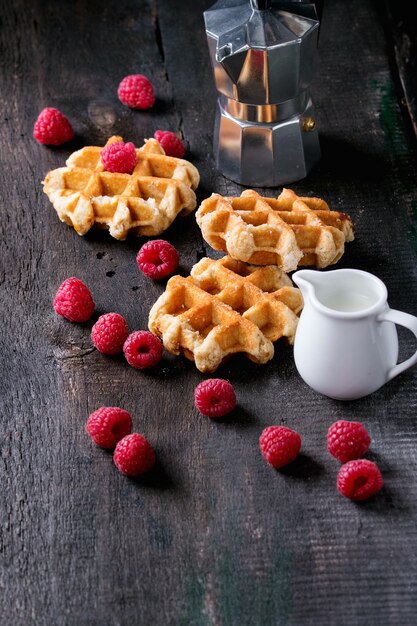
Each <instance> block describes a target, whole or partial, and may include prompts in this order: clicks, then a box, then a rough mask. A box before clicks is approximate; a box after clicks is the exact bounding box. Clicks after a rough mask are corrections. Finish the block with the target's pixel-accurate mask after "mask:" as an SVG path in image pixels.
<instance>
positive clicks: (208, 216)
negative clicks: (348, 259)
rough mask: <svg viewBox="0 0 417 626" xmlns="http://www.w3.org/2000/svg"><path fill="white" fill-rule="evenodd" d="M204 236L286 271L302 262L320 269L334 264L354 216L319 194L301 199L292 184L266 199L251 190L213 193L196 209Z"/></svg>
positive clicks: (350, 235) (350, 234) (220, 247)
mask: <svg viewBox="0 0 417 626" xmlns="http://www.w3.org/2000/svg"><path fill="white" fill-rule="evenodd" d="M196 218H197V222H198V224H199V226H200V228H201V230H202V233H203V237H204V239H205V240H206V241H207V242H208V243H209V244H210V245H211V246H212V247H213V248H214V249H215V250H223V251H225V252H228V254H229V255H230V256H231V257H233V258H234V259H237V260H239V261H246V262H247V263H253V264H255V265H268V264H275V265H278V267H280V268H281V269H282V270H283V271H284V272H290V271H292V270H295V269H297V266H298V265H315V266H317V267H319V268H323V267H326V266H327V265H332V264H333V263H336V262H337V261H338V260H339V259H340V257H341V256H342V254H343V252H344V245H345V241H352V240H353V238H354V237H353V227H352V222H351V220H350V218H349V217H348V216H347V215H345V214H344V213H339V212H337V211H330V210H329V207H328V205H327V204H326V202H324V200H321V199H320V198H302V197H299V196H297V195H296V194H295V193H294V192H293V191H291V190H290V189H283V191H282V193H281V195H280V196H278V198H277V199H275V198H263V197H261V196H260V195H259V194H258V193H257V192H256V191H253V190H252V189H248V190H246V191H244V192H243V193H242V195H241V196H240V197H236V198H232V197H230V198H229V197H223V196H220V195H219V194H213V195H212V196H211V197H210V198H207V200H204V202H203V203H202V204H201V206H200V208H199V209H198V211H197V213H196Z"/></svg>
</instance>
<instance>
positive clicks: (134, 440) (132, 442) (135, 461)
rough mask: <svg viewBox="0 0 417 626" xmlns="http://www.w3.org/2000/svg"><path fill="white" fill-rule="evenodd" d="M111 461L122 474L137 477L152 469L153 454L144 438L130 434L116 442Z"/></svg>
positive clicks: (153, 462)
mask: <svg viewBox="0 0 417 626" xmlns="http://www.w3.org/2000/svg"><path fill="white" fill-rule="evenodd" d="M113 460H114V463H115V465H116V467H117V469H118V470H120V471H121V472H122V474H125V476H137V475H138V474H143V473H144V472H147V471H149V470H150V469H152V467H153V466H154V465H155V452H154V451H153V449H152V446H151V445H150V443H149V442H148V441H147V440H146V439H145V437H143V436H142V435H139V434H138V433H132V434H131V435H127V436H126V437H124V438H123V439H121V441H119V442H118V444H117V445H116V449H115V451H114V456H113Z"/></svg>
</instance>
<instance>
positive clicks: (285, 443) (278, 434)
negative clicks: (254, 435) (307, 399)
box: [259, 426, 301, 469]
mask: <svg viewBox="0 0 417 626" xmlns="http://www.w3.org/2000/svg"><path fill="white" fill-rule="evenodd" d="M259 446H260V448H261V452H262V454H263V456H264V457H265V459H266V460H267V461H268V463H269V464H270V465H272V467H275V469H279V468H281V467H284V465H288V463H291V461H294V459H295V458H296V457H297V456H298V453H299V452H300V448H301V437H300V435H299V434H298V433H296V432H295V430H291V428H287V427H286V426H268V428H265V430H264V431H263V432H262V435H261V436H260V438H259Z"/></svg>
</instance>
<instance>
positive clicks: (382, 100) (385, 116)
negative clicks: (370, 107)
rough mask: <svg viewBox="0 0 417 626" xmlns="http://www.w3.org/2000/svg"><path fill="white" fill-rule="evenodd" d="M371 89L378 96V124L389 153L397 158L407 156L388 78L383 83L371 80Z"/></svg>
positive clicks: (401, 126) (397, 107)
mask: <svg viewBox="0 0 417 626" xmlns="http://www.w3.org/2000/svg"><path fill="white" fill-rule="evenodd" d="M372 89H373V91H374V92H377V94H379V123H380V125H381V128H382V131H383V133H384V139H385V142H386V144H387V147H388V149H389V150H390V153H391V154H392V156H394V157H397V158H398V157H404V156H408V148H407V143H406V141H405V139H404V127H403V121H402V118H401V112H400V109H399V106H398V103H397V101H396V98H395V95H394V88H393V84H392V82H391V80H390V78H389V76H387V77H386V80H385V81H383V80H373V81H372Z"/></svg>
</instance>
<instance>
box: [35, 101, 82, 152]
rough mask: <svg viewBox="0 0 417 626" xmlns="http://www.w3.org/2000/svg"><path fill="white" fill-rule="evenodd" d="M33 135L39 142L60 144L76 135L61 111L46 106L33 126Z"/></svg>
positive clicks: (51, 144)
mask: <svg viewBox="0 0 417 626" xmlns="http://www.w3.org/2000/svg"><path fill="white" fill-rule="evenodd" d="M33 136H34V137H35V139H36V141H38V142H39V143H42V144H46V145H50V146H60V145H61V144H62V143H66V142H67V141H70V140H71V139H72V138H73V137H74V131H73V130H72V127H71V124H70V123H69V121H68V120H67V118H66V117H65V115H64V114H63V113H61V111H58V109H54V108H53V107H46V109H43V110H42V111H41V112H40V113H39V115H38V119H37V120H36V122H35V125H34V127H33Z"/></svg>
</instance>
